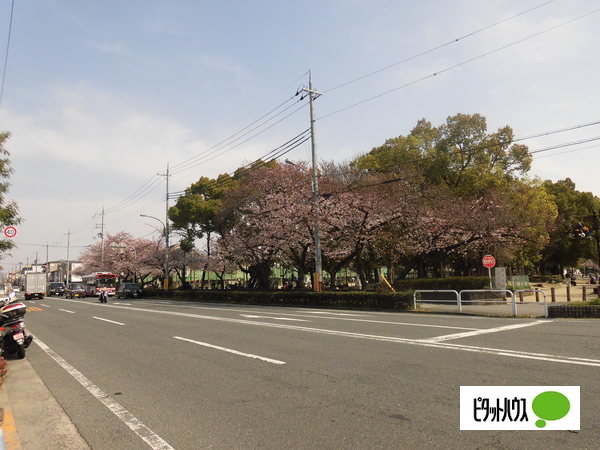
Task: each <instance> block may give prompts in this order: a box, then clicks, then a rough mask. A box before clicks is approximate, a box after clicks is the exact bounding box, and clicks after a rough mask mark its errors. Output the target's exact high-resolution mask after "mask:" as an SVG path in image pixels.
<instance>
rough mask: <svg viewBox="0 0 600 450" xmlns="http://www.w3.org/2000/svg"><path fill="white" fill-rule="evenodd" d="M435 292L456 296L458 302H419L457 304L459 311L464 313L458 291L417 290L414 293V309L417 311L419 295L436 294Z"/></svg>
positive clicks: (420, 300)
mask: <svg viewBox="0 0 600 450" xmlns="http://www.w3.org/2000/svg"><path fill="white" fill-rule="evenodd" d="M434 292H441V293H447V294H454V295H455V296H456V301H455V300H437V299H429V300H427V299H425V300H424V299H422V298H421V299H419V300H418V301H419V302H423V301H430V302H440V303H455V302H456V305H457V307H458V311H459V312H461V311H462V304H461V302H460V294H459V293H458V291H452V290H441V291H439V290H427V289H425V290H416V291H415V292H414V293H413V307H414V308H415V309H416V307H417V294H421V293H434Z"/></svg>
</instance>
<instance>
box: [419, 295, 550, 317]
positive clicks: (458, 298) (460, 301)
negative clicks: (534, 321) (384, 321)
mask: <svg viewBox="0 0 600 450" xmlns="http://www.w3.org/2000/svg"><path fill="white" fill-rule="evenodd" d="M525 292H534V293H538V294H539V293H541V294H542V295H543V296H544V317H548V299H547V297H546V293H545V292H544V291H542V290H541V289H519V290H516V291H514V292H513V291H511V290H509V289H465V290H463V291H460V292H458V291H453V290H428V289H421V290H416V291H414V294H413V307H414V308H416V307H417V303H423V302H436V303H456V307H457V310H458V312H462V309H463V304H464V302H465V300H466V299H465V298H464V297H463V295H464V294H469V293H488V294H504V295H506V294H509V295H510V297H511V309H512V315H513V316H514V317H516V316H517V295H519V294H522V293H525ZM427 293H447V294H453V295H454V296H455V297H456V300H440V299H426V298H422V297H421V294H427ZM417 294H419V297H420V298H418V295H417ZM476 301H477V302H480V303H504V302H505V301H506V300H484V299H477V300H476ZM521 303H522V302H521Z"/></svg>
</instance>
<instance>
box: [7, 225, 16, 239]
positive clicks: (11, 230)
mask: <svg viewBox="0 0 600 450" xmlns="http://www.w3.org/2000/svg"><path fill="white" fill-rule="evenodd" d="M16 235H17V229H16V228H15V227H6V228H5V229H4V236H6V237H7V238H14V237H15V236H16Z"/></svg>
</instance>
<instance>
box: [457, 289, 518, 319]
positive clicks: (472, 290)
mask: <svg viewBox="0 0 600 450" xmlns="http://www.w3.org/2000/svg"><path fill="white" fill-rule="evenodd" d="M471 292H474V293H475V292H482V293H489V294H492V293H499V294H510V296H511V298H512V315H513V316H515V317H516V315H517V302H516V300H515V294H514V293H513V291H510V290H508V289H466V290H464V291H460V299H461V302H462V295H463V293H471ZM477 301H478V302H480V303H500V302H504V300H477Z"/></svg>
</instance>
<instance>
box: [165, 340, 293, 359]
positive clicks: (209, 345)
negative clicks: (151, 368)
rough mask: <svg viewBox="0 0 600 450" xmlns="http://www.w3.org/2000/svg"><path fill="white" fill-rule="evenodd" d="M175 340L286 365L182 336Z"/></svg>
mask: <svg viewBox="0 0 600 450" xmlns="http://www.w3.org/2000/svg"><path fill="white" fill-rule="evenodd" d="M173 339H178V340H180V341H185V342H191V343H192V344H196V345H201V346H203V347H208V348H212V349H215V350H221V351H223V352H227V353H233V354H234V355H239V356H245V357H246V358H253V359H259V360H261V361H265V362H268V363H271V364H278V365H283V364H285V361H279V360H278V359H271V358H267V357H265V356H259V355H253V354H252V353H243V352H240V351H238V350H233V349H231V348H226V347H220V346H218V345H213V344H209V343H207V342H200V341H194V340H193V339H187V338H184V337H180V336H173Z"/></svg>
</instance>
